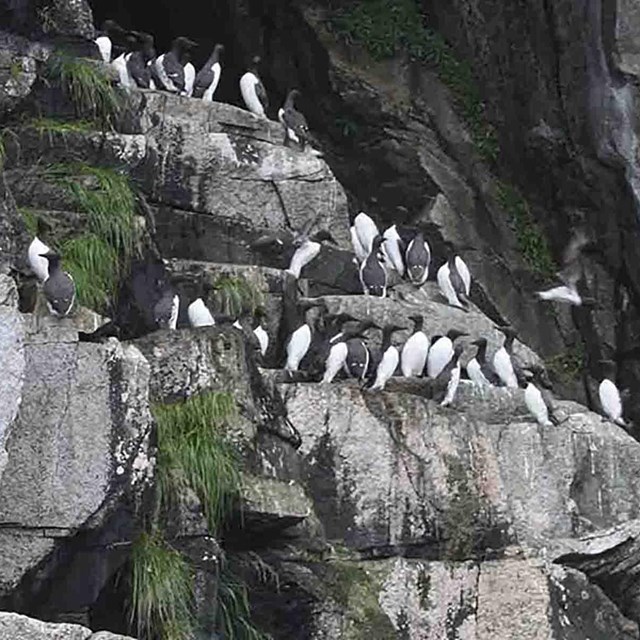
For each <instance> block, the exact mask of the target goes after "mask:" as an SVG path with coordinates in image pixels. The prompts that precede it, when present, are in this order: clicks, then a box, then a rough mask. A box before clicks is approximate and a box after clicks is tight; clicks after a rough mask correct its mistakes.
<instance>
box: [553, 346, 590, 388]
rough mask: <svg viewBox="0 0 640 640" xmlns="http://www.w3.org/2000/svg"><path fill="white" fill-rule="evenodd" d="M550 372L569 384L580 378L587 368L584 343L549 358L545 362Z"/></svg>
mask: <svg viewBox="0 0 640 640" xmlns="http://www.w3.org/2000/svg"><path fill="white" fill-rule="evenodd" d="M545 365H546V368H547V370H548V371H549V373H550V374H551V375H552V376H553V377H554V378H555V379H557V380H559V381H560V382H564V383H566V384H569V383H571V382H575V381H576V380H580V378H581V376H582V373H583V371H584V368H585V351H584V346H583V345H582V343H578V344H575V345H573V346H572V347H569V348H568V349H567V350H566V351H564V352H563V353H559V354H557V355H555V356H552V357H550V358H548V359H547V360H546V362H545Z"/></svg>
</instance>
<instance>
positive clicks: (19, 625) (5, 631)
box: [0, 611, 134, 640]
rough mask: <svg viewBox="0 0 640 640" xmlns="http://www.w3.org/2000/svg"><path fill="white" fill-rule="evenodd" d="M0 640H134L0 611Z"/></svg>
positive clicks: (76, 625) (106, 632)
mask: <svg viewBox="0 0 640 640" xmlns="http://www.w3.org/2000/svg"><path fill="white" fill-rule="evenodd" d="M0 639H1V640H134V639H133V638H131V637H130V636H122V635H118V634H115V633H110V632H108V631H99V632H98V633H93V632H92V631H91V629H87V628H86V627H82V626H80V625H78V624H56V623H53V622H42V621H41V620H36V619H35V618H29V617H27V616H23V615H20V614H18V613H7V612H5V611H0Z"/></svg>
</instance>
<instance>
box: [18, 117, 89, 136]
mask: <svg viewBox="0 0 640 640" xmlns="http://www.w3.org/2000/svg"><path fill="white" fill-rule="evenodd" d="M23 127H24V128H25V129H33V130H35V131H37V132H38V134H39V135H41V136H43V135H49V136H52V135H55V134H59V135H62V136H65V135H67V134H70V133H90V132H92V131H95V130H96V125H95V123H94V122H91V121H90V120H62V119H58V118H34V119H33V120H29V121H27V122H25V124H24V125H23Z"/></svg>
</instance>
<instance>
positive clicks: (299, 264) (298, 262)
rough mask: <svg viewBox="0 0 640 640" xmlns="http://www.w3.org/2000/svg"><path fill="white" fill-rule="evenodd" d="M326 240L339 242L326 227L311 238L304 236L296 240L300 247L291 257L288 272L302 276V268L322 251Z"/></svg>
mask: <svg viewBox="0 0 640 640" xmlns="http://www.w3.org/2000/svg"><path fill="white" fill-rule="evenodd" d="M325 241H326V242H332V243H333V244H338V243H337V242H336V241H335V239H334V238H333V236H332V235H331V234H330V233H329V232H328V231H326V230H325V229H322V230H320V231H318V232H317V233H315V234H314V235H312V236H311V237H310V238H304V237H303V238H298V239H297V240H295V241H294V244H297V245H298V248H297V249H296V251H295V253H294V254H293V257H292V258H291V262H290V263H289V267H288V269H287V272H288V273H290V274H292V275H293V276H294V278H296V279H298V278H300V272H301V271H302V269H303V268H304V267H305V266H306V265H308V264H309V263H310V262H311V261H312V260H313V259H314V258H315V257H316V256H317V255H318V254H319V253H320V249H321V248H322V243H323V242H325Z"/></svg>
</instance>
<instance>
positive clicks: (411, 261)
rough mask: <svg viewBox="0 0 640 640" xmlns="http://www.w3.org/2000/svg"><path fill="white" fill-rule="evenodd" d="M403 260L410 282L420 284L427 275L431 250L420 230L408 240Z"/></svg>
mask: <svg viewBox="0 0 640 640" xmlns="http://www.w3.org/2000/svg"><path fill="white" fill-rule="evenodd" d="M405 261H406V263H407V274H408V276H409V279H410V280H411V282H413V284H415V285H416V286H422V285H423V284H424V283H425V282H426V281H427V278H428V277H429V263H430V262H431V250H430V248H429V244H428V243H427V242H426V240H425V239H424V235H423V233H422V231H418V233H416V235H415V236H414V237H413V239H412V240H411V242H409V246H408V247H407V252H406V254H405Z"/></svg>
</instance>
